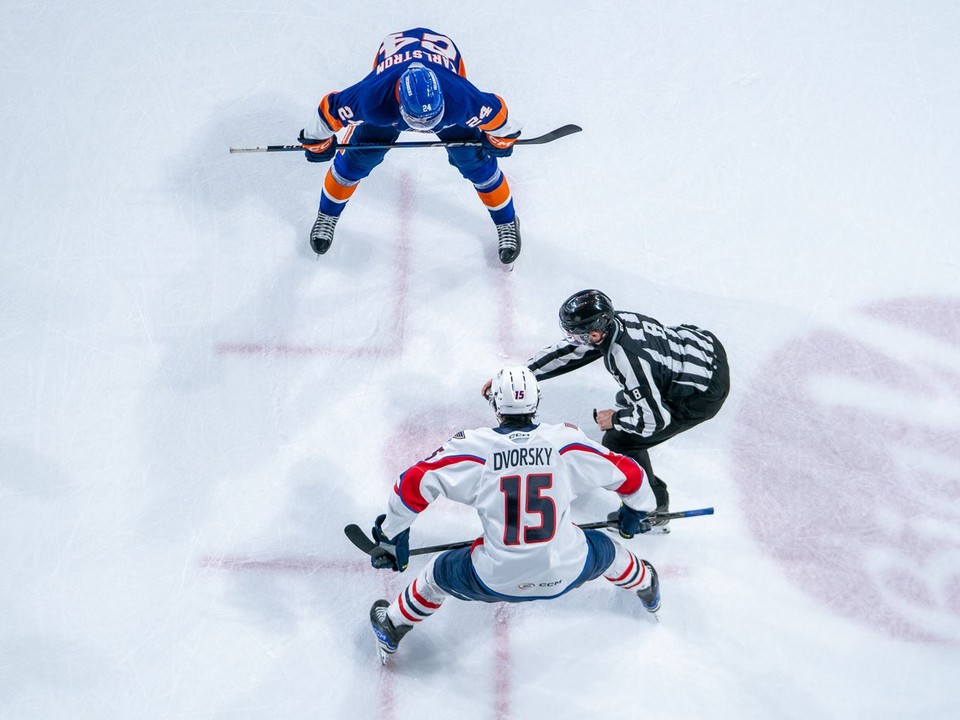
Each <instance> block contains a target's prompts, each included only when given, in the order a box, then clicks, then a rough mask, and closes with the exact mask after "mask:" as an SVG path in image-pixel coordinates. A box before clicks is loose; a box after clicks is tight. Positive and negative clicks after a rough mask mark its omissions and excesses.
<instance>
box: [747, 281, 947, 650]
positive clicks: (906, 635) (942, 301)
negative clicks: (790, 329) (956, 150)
mask: <svg viewBox="0 0 960 720" xmlns="http://www.w3.org/2000/svg"><path fill="white" fill-rule="evenodd" d="M733 437H734V438H736V439H735V440H734V443H733V454H734V462H735V466H736V468H737V472H736V476H737V477H738V478H739V483H740V485H741V486H742V490H743V494H744V497H745V498H748V499H749V501H750V504H751V506H752V508H753V509H752V511H751V512H749V513H747V514H746V519H747V522H748V523H749V524H750V527H751V528H752V530H753V532H754V533H755V535H756V536H757V538H758V539H759V541H760V543H761V544H762V545H763V546H764V547H765V548H766V550H767V551H768V552H769V553H770V554H771V555H772V556H773V557H774V558H775V559H776V560H778V561H779V563H780V564H781V565H782V566H783V568H784V571H785V572H786V574H787V575H788V576H789V577H790V578H791V579H792V580H793V581H794V582H795V583H796V584H797V586H798V587H800V588H801V589H803V590H804V591H805V592H807V593H809V594H811V595H812V596H813V597H814V598H815V599H816V600H817V601H818V602H820V603H823V604H824V605H826V606H827V607H829V608H831V609H832V610H833V611H835V612H837V613H839V614H841V615H843V616H846V617H848V618H851V619H854V620H856V621H858V622H860V623H864V624H866V625H868V626H871V627H873V628H876V629H877V630H881V631H883V632H885V633H888V634H890V635H892V636H893V637H895V638H898V639H905V640H927V641H941V642H948V643H951V644H958V643H960V599H958V598H960V298H957V297H943V296H939V297H936V296H935V297H916V298H907V299H900V300H886V301H882V302H878V303H875V304H873V305H869V306H867V307H863V308H860V309H859V310H856V311H854V312H852V313H851V314H850V315H849V317H847V318H845V319H844V321H843V322H839V323H835V324H834V327H825V328H822V329H818V330H814V331H812V332H810V333H808V334H807V335H806V336H805V337H801V338H797V339H796V340H794V341H792V342H790V343H789V344H788V345H786V346H785V347H782V348H781V349H780V350H779V351H778V352H777V353H776V354H775V355H774V356H773V357H772V359H771V360H770V361H769V363H768V364H767V366H766V367H761V368H760V369H759V371H758V372H757V373H756V375H755V379H754V381H753V385H752V386H751V387H749V388H747V389H746V390H745V391H744V393H743V402H742V405H741V410H740V414H739V416H738V418H737V419H736V421H735V429H734V432H733Z"/></svg>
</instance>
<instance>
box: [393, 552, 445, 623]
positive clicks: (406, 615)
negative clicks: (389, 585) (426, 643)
mask: <svg viewBox="0 0 960 720" xmlns="http://www.w3.org/2000/svg"><path fill="white" fill-rule="evenodd" d="M446 599H447V594H446V593H445V592H444V591H443V590H441V589H440V586H439V585H437V584H436V583H435V582H434V581H433V561H431V562H430V563H428V564H427V566H426V567H425V568H424V569H423V570H421V571H420V574H419V575H418V576H417V578H416V579H415V580H414V581H413V582H412V583H410V584H409V585H407V587H406V589H405V590H404V591H403V592H402V593H400V594H399V595H398V596H397V599H396V600H394V601H393V602H392V603H391V604H390V607H389V608H387V615H388V617H389V618H390V621H391V622H392V623H393V624H394V625H419V624H420V623H421V622H422V621H424V620H426V619H427V618H428V617H430V616H431V615H433V614H434V613H435V612H436V611H437V610H439V609H440V605H441V604H442V603H443V601H444V600H446Z"/></svg>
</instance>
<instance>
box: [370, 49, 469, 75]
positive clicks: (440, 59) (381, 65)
mask: <svg viewBox="0 0 960 720" xmlns="http://www.w3.org/2000/svg"><path fill="white" fill-rule="evenodd" d="M411 60H426V61H427V62H432V63H434V64H436V65H443V67H445V68H446V69H447V70H449V71H450V72H453V73H455V72H457V67H456V65H454V64H453V63H452V62H450V58H448V57H446V56H445V55H443V54H442V53H432V52H426V51H424V50H407V51H405V52H396V53H394V54H393V55H390V56H389V57H387V58H384V59H383V60H382V61H381V62H378V63H377V70H376V74H377V75H379V74H380V73H382V72H383V71H384V70H386V69H387V68H391V67H393V66H394V65H402V64H403V63H406V62H410V61H411Z"/></svg>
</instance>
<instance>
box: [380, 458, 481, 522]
mask: <svg viewBox="0 0 960 720" xmlns="http://www.w3.org/2000/svg"><path fill="white" fill-rule="evenodd" d="M462 462H472V463H478V464H480V465H483V464H485V463H486V462H487V461H486V460H484V459H483V458H478V457H476V456H474V455H451V456H450V457H446V458H443V459H442V460H437V461H436V462H428V461H426V460H421V461H420V462H418V463H417V464H416V465H414V466H413V467H411V468H409V469H408V470H407V471H406V472H404V473H403V475H401V476H400V479H399V480H398V481H397V484H396V485H394V486H393V491H394V492H395V493H396V494H397V495H399V496H400V500H402V501H403V504H404V505H406V506H407V507H408V508H410V509H411V510H413V511H414V512H415V513H420V512H423V511H424V510H425V509H426V508H427V505H429V504H430V503H429V502H427V500H426V499H425V498H424V497H423V494H422V493H421V492H420V483H421V482H422V481H423V476H424V475H426V474H427V473H428V472H430V471H431V470H440V469H442V468H445V467H449V466H450V465H456V464H457V463H462Z"/></svg>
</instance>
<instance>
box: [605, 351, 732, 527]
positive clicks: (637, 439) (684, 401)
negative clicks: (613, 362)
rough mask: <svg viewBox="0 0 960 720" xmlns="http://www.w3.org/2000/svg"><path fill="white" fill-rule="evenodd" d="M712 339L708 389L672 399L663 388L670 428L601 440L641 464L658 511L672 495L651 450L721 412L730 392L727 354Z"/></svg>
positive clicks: (615, 434)
mask: <svg viewBox="0 0 960 720" xmlns="http://www.w3.org/2000/svg"><path fill="white" fill-rule="evenodd" d="M710 337H711V338H712V339H713V348H714V352H715V356H714V360H713V377H712V378H711V379H710V384H709V385H708V386H707V389H706V390H705V391H704V392H700V393H696V394H694V395H690V396H688V397H684V398H679V399H677V400H671V398H670V395H669V391H667V392H664V388H661V394H662V395H663V396H664V403H665V404H666V405H667V409H668V410H670V415H671V418H672V419H671V422H670V424H669V425H667V427H665V428H664V429H663V430H661V431H660V432H657V433H654V434H653V435H651V436H650V437H642V436H640V435H637V434H636V433H628V432H622V431H620V430H607V431H606V432H605V433H604V434H603V439H602V440H601V443H602V445H603V446H604V447H605V448H607V449H609V450H613V452H615V453H619V454H621V455H626V456H627V457H631V458H633V459H634V460H636V461H637V462H638V463H639V464H640V467H642V468H643V469H644V471H645V472H646V473H647V477H648V478H650V488H651V489H652V490H653V494H654V495H655V496H656V498H657V508H658V509H659V510H661V511H665V510H666V509H667V508H669V507H670V493H669V492H667V484H666V483H665V482H663V480H661V479H660V478H658V477H657V476H656V475H655V474H654V472H653V466H652V465H651V464H650V453H648V452H647V450H648V449H649V448H652V447H653V446H654V445H659V444H660V443H662V442H663V441H665V440H669V439H670V438H672V437H673V436H674V435H679V434H680V433H682V432H683V431H685V430H689V429H690V428H692V427H694V426H695V425H699V424H700V423H702V422H703V421H705V420H709V419H710V418H712V417H713V416H714V415H716V414H717V413H718V412H720V408H721V407H723V403H724V401H725V400H726V399H727V395H728V394H729V393H730V366H729V365H728V364H727V353H726V351H725V350H724V348H723V345H721V344H720V341H719V340H717V338H716V336H714V335H712V334H711V335H710ZM618 397H619V396H618Z"/></svg>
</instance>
